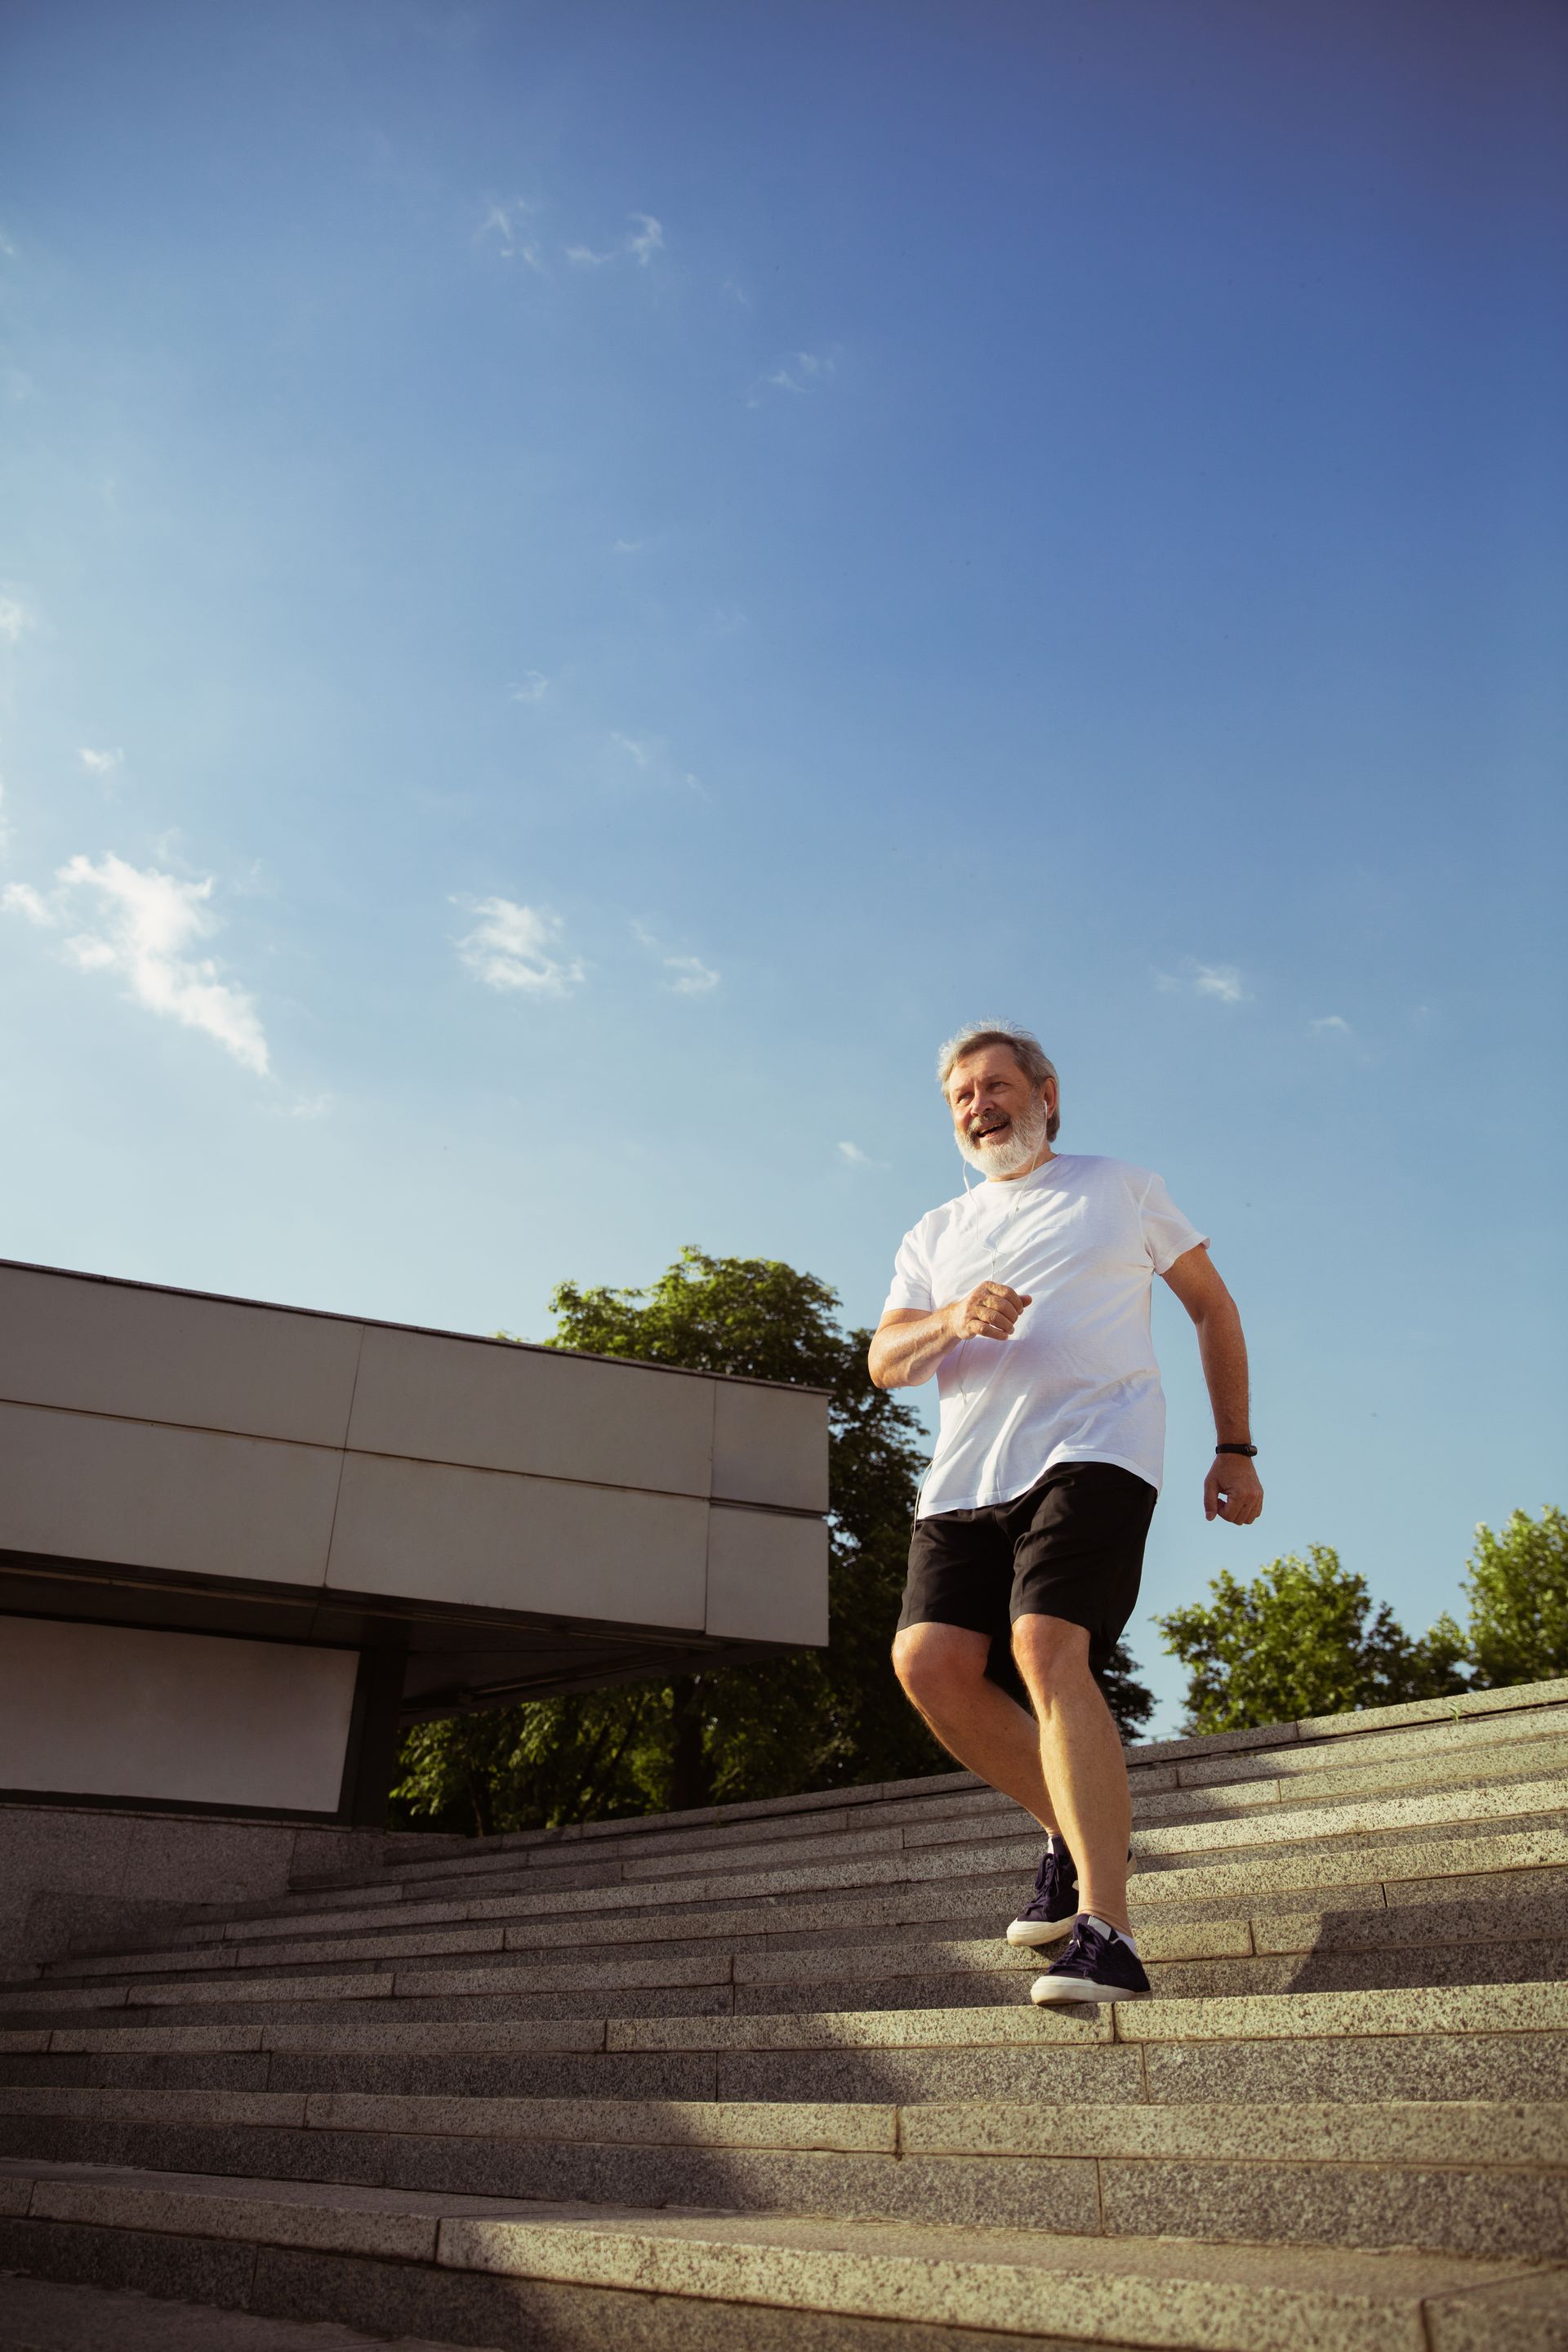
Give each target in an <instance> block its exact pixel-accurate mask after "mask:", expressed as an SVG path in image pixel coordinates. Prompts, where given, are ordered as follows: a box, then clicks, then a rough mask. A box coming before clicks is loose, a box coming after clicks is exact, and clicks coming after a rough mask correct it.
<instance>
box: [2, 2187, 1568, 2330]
mask: <svg viewBox="0 0 1568 2352" xmlns="http://www.w3.org/2000/svg"><path fill="white" fill-rule="evenodd" d="M0 2178H3V2179H4V2189H3V2191H0V2208H3V2209H4V2210H5V2212H6V2215H7V2218H6V2219H5V2220H4V2221H0V2260H5V2261H8V2262H11V2263H16V2264H18V2265H22V2264H25V2266H26V2268H27V2269H29V2270H31V2271H34V2272H40V2273H44V2274H45V2275H49V2274H55V2275H58V2274H59V2273H60V2271H61V2269H62V2267H64V2268H65V2269H66V2270H67V2273H68V2274H77V2273H79V2270H80V2268H81V2267H82V2266H83V2264H84V2263H87V2262H89V2261H90V2262H92V2263H94V2264H95V2265H96V2275H97V2276H98V2278H99V2279H100V2280H104V2279H106V2278H107V2277H110V2276H111V2275H112V2274H113V2273H114V2271H115V2268H116V2265H117V2264H118V2265H119V2266H120V2268H121V2275H122V2276H123V2275H124V2274H125V2273H132V2272H134V2273H137V2276H136V2277H135V2278H134V2279H133V2280H132V2283H140V2282H141V2281H142V2280H143V2279H145V2278H146V2277H147V2275H148V2273H149V2270H150V2269H151V2268H152V2267H153V2258H154V2257H153V2250H151V2249H150V2248H149V2245H148V2241H156V2242H157V2247H156V2256H157V2257H161V2260H162V2264H163V2274H164V2277H165V2279H167V2280H173V2279H174V2278H176V2277H183V2278H184V2279H187V2280H188V2279H192V2278H195V2277H197V2276H202V2277H203V2278H204V2284H205V2299H207V2300H210V2301H213V2302H219V2303H221V2302H225V2301H226V2302H230V2303H242V2304H243V2305H245V2306H246V2307H247V2308H249V2309H251V2310H270V2311H274V2312H277V2313H279V2315H282V2316H290V2317H292V2316H296V2315H298V2310H297V2305H298V2304H299V2302H300V2298H301V2297H302V2296H305V2295H308V2296H309V2297H310V2310H311V2311H312V2313H313V2314H314V2315H317V2316H320V2317H323V2318H330V2319H332V2320H338V2321H342V2322H346V2323H348V2324H353V2320H354V2319H355V2317H356V2316H358V2315H362V2314H363V2310H364V2308H365V2306H366V2300H367V2298H371V2297H374V2307H375V2308H376V2310H377V2312H378V2314H379V2316H380V2323H381V2325H382V2326H386V2325H387V2324H388V2323H389V2322H390V2323H391V2324H392V2325H395V2326H402V2327H403V2328H404V2329H405V2331H406V2332H411V2331H412V2330H413V2329H415V2328H416V2327H417V2328H422V2327H423V2325H424V2319H425V2316H426V2314H427V2313H428V2312H429V2311H430V2310H431V2308H432V2307H433V2305H435V2306H436V2307H440V2308H442V2309H444V2310H445V2311H447V2313H449V2314H450V2313H454V2312H460V2313H462V2315H463V2316H464V2318H465V2320H467V2321H468V2326H467V2327H466V2328H465V2333H467V2334H468V2336H469V2340H470V2341H474V2342H484V2341H489V2342H491V2343H495V2344H503V2345H521V2344H522V2343H525V2342H532V2343H534V2344H538V2343H541V2342H548V2343H550V2344H551V2345H552V2347H577V2346H582V2347H584V2352H586V2347H587V2346H588V2345H589V2343H590V2342H593V2343H596V2344H599V2345H609V2346H614V2345H617V2344H626V2345H630V2344H632V2343H634V2342H635V2343H637V2344H639V2345H642V2346H646V2347H653V2348H654V2352H663V2347H671V2352H673V2347H676V2346H678V2345H679V2346H681V2347H685V2352H691V2348H692V2347H706V2346H708V2345H710V2344H711V2345H713V2346H717V2345H719V2344H720V2343H727V2344H730V2345H732V2346H737V2345H738V2346H742V2347H762V2346H770V2347H771V2346H773V2345H774V2344H779V2343H782V2341H783V2338H782V2337H781V2336H779V2334H778V2332H777V2329H776V2328H773V2329H769V2328H768V2326H767V2325H766V2318H765V2315H768V2314H770V2313H771V2314H774V2315H787V2318H788V2320H789V2323H790V2326H791V2328H792V2330H793V2331H794V2335H795V2341H796V2342H799V2341H800V2340H801V2336H800V2330H801V2327H802V2323H803V2317H804V2316H805V2315H811V2318H810V2321H809V2322H808V2323H807V2324H808V2326H809V2328H810V2335H809V2340H810V2341H812V2342H813V2344H814V2345H816V2344H821V2343H823V2342H826V2343H827V2344H829V2345H833V2344H834V2343H835V2341H836V2339H835V2338H834V2336H831V2335H828V2336H826V2337H825V2336H824V2335H823V2333H822V2330H821V2328H820V2327H819V2326H817V2325H816V2321H817V2319H819V2318H820V2319H821V2320H824V2321H839V2320H859V2321H881V2322H884V2323H891V2324H892V2325H893V2326H895V2327H896V2328H897V2329H898V2330H899V2331H900V2337H899V2340H900V2342H902V2343H903V2344H905V2345H914V2344H916V2343H918V2341H919V2339H918V2338H917V2337H915V2336H912V2335H911V2334H910V2331H911V2330H914V2329H919V2330H921V2331H922V2332H923V2333H924V2335H925V2337H926V2341H927V2343H928V2344H930V2345H931V2346H932V2347H934V2346H935V2345H936V2344H938V2343H942V2342H944V2341H950V2342H951V2343H952V2345H953V2347H954V2352H958V2347H969V2352H978V2347H979V2346H982V2345H983V2344H984V2336H983V2335H982V2334H980V2333H979V2331H988V2332H989V2333H990V2334H991V2335H992V2336H994V2337H996V2338H997V2339H998V2340H999V2341H1005V2340H1008V2339H1011V2340H1012V2341H1013V2342H1015V2343H1016V2342H1017V2341H1018V2340H1020V2339H1022V2340H1024V2341H1025V2342H1027V2341H1028V2340H1030V2339H1031V2338H1033V2340H1035V2341H1036V2342H1038V2343H1042V2344H1044V2343H1047V2342H1057V2343H1060V2342H1061V2341H1063V2340H1071V2341H1073V2342H1078V2343H1087V2344H1098V2345H1100V2346H1105V2347H1112V2346H1114V2347H1125V2346H1128V2345H1133V2344H1136V2345H1142V2346H1147V2347H1182V2348H1183V2352H1300V2347H1302V2346H1304V2345H1310V2346H1311V2347H1313V2352H1481V2347H1486V2346H1489V2345H1490V2346H1492V2347H1496V2346H1498V2345H1500V2344H1501V2343H1504V2342H1506V2343H1507V2345H1508V2346H1509V2347H1510V2352H1547V2347H1553V2352H1556V2347H1561V2345H1562V2342H1563V2315H1564V2308H1565V2306H1564V2299H1563V2298H1564V2287H1565V2284H1568V2282H1565V2274H1564V2273H1563V2269H1562V2268H1561V2267H1560V2266H1558V2265H1555V2264H1553V2263H1550V2262H1540V2261H1532V2260H1530V2259H1527V2258H1523V2257H1514V2258H1507V2257H1504V2258H1496V2257H1491V2258H1478V2257H1474V2256H1469V2257H1465V2256H1456V2255H1453V2254H1450V2253H1443V2252H1402V2253H1386V2252H1378V2253H1365V2252H1360V2251H1359V2250H1356V2249H1353V2248H1347V2247H1342V2246H1334V2247H1333V2248H1331V2249H1329V2248H1323V2247H1313V2246H1289V2247H1281V2246H1279V2245H1264V2244H1258V2243H1257V2242H1232V2243H1228V2244H1224V2245H1219V2244H1215V2243H1212V2242H1205V2241H1204V2240H1202V2239H1194V2238H1186V2237H1168V2236H1164V2235H1150V2234H1142V2235H1138V2234H1131V2233H1129V2234H1126V2235H1118V2236H1105V2235H1091V2234H1089V2233H1087V2232H1086V2233H1076V2232H1066V2231H1048V2230H1028V2229H997V2230H976V2229H964V2228H962V2227H954V2226H952V2224H939V2223H931V2222H898V2221H850V2220H833V2219H823V2218H816V2217H804V2216H796V2215H762V2214H752V2213H741V2212H735V2211H733V2210H706V2211H704V2210H690V2209H671V2208H668V2207H663V2208H659V2207H654V2208H646V2209H642V2210H638V2209H637V2208H623V2209H620V2210H606V2209H605V2208H602V2207H596V2206H594V2205H591V2204H587V2205H585V2204H583V2203H577V2202H572V2201H567V2200H551V2201H548V2202H546V2201H544V2200H537V2201H534V2200H508V2199H504V2198H500V2197H494V2198H488V2197H478V2198H475V2197H465V2196H461V2195H456V2194H452V2193H449V2192H442V2191H439V2190H431V2189H418V2190H412V2189H401V2190H400V2189H392V2188H380V2189H370V2188H353V2187H346V2186H342V2185H331V2186H328V2185H324V2184H318V2183H301V2182H297V2181H290V2180H279V2179H267V2178H265V2177H260V2176H258V2177H252V2178H248V2179H228V2180H225V2181H221V2182H215V2181H212V2180H208V2179H205V2178H203V2177H201V2176H198V2175H192V2174H181V2173H178V2172H169V2173H163V2174H158V2173H152V2172H145V2171H142V2172H138V2171H132V2170H122V2169H117V2168H113V2167H110V2166H99V2167H93V2166H87V2165H81V2166H63V2165H59V2166H37V2167H32V2168H29V2167H28V2166H27V2165H26V2164H25V2163H24V2164H9V2165H6V2166H5V2168H4V2173H3V2176H0ZM204 2256H205V2265H204V2263H203V2259H202V2258H203V2257H204ZM264 2256H265V2259H264ZM224 2257H227V2258H228V2262H227V2266H226V2267H225V2263H224ZM247 2258H248V2259H247ZM218 2280H221V2281H222V2282H223V2285H224V2287H225V2288H226V2292H222V2293H218V2294H214V2293H212V2291H211V2286H212V2283H214V2282H216V2281H218ZM478 2281H483V2282H485V2283H486V2284H487V2285H489V2286H491V2287H492V2289H493V2286H494V2283H496V2282H498V2281H499V2282H505V2283H506V2284H508V2286H509V2287H510V2289H511V2293H510V2295H509V2296H507V2297H506V2298H504V2299H501V2300H500V2301H498V2300H496V2299H495V2298H494V2295H493V2294H492V2297H491V2299H490V2300H489V2303H488V2304H479V2303H476V2302H475V2301H474V2300H473V2299H471V2298H465V2297H464V2296H463V2295H462V2294H459V2293H458V2292H457V2291H456V2290H457V2289H458V2284H459V2282H467V2283H474V2282H478ZM542 2288H547V2289H549V2290H552V2294H551V2295H550V2297H549V2298H548V2299H542V2297H541V2295H540V2293H539V2290H540V2289H542ZM168 2291H169V2289H168V2286H167V2285H165V2287H164V2292H165V2293H167V2292H168ZM584 2294H585V2295H586V2297H587V2298H588V2299H587V2300H586V2301H578V2302H576V2303H575V2304H574V2301H573V2300H572V2298H573V2296H574V2295H577V2296H582V2295H584ZM704 2305H707V2306H710V2317H711V2318H713V2319H714V2320H717V2319H718V2318H719V2317H721V2318H722V2321H723V2330H724V2332H723V2334H722V2335H720V2334H718V2333H717V2332H715V2330H714V2329H713V2328H712V2327H710V2328H709V2329H707V2330H706V2331H704V2330H703V2329H702V2325H701V2322H702V2312H701V2306H704ZM712 2307H716V2309H715V2308H712ZM481 2310H483V2311H484V2312H485V2313H486V2315H487V2320H488V2321H489V2323H491V2324H492V2325H493V2326H494V2328H495V2332H490V2333H487V2334H480V2333H479V2332H477V2331H476V2328H475V2326H474V2323H475V2322H476V2321H477V2319H478V2316H479V2312H480V2311H481ZM759 2313H760V2314H761V2315H763V2318H762V2319H761V2320H760V2321H759V2319H758V2316H757V2315H758V2314H759ZM496 2323H499V2325H495V2324H496ZM525 2329H526V2330H528V2331H530V2332H526V2333H525V2332H524V2331H525ZM848 2340H850V2339H847V2338H844V2337H842V2336H839V2337H838V2338H837V2342H838V2343H846V2342H847V2341H848ZM865 2340H866V2339H865V2338H864V2337H862V2341H863V2342H864V2341H865Z"/></svg>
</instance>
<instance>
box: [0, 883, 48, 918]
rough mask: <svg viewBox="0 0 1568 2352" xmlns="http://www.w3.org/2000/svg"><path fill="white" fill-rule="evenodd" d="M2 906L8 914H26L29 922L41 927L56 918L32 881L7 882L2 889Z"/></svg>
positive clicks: (0, 900)
mask: <svg viewBox="0 0 1568 2352" xmlns="http://www.w3.org/2000/svg"><path fill="white" fill-rule="evenodd" d="M0 907H3V908H5V912H6V913H7V914H8V915H26V919H27V920H28V922H30V923H37V924H38V925H39V926H40V927H42V926H45V925H47V924H50V923H52V922H53V921H54V919H55V918H54V916H53V915H52V914H51V913H50V911H49V908H47V905H46V904H45V902H44V900H43V899H42V898H39V896H38V894H37V891H36V890H35V889H34V887H33V886H32V884H31V883H30V882H7V884H6V885H5V889H4V890H0Z"/></svg>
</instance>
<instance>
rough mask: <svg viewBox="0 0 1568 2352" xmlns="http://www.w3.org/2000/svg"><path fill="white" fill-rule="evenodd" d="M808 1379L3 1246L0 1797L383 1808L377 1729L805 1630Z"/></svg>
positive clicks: (353, 1818)
mask: <svg viewBox="0 0 1568 2352" xmlns="http://www.w3.org/2000/svg"><path fill="white" fill-rule="evenodd" d="M826 1507H827V1408H826V1396H825V1395H824V1394H823V1393H822V1392H821V1391H815V1390H804V1389H793V1388H783V1387H777V1386H773V1385H771V1384H769V1383H768V1382H765V1381H750V1380H731V1379H721V1378H713V1377H710V1376H707V1375H703V1374H698V1373H691V1372H685V1371H679V1370H668V1369H664V1368H661V1367H653V1366H649V1365H645V1364H635V1363H627V1362H624V1361H620V1360H613V1359H605V1358H597V1357H588V1356H581V1355H569V1354H565V1353H559V1352H557V1351H555V1350H553V1349H547V1348H538V1347H527V1346H518V1345H515V1344H513V1343H512V1342H510V1341H507V1340H496V1339H474V1338H468V1337H459V1336H457V1335H454V1334H451V1333H448V1332H440V1331H427V1330H419V1329H414V1328H408V1327H406V1326H403V1325H397V1324H389V1323H376V1322H369V1321H366V1320H364V1319H363V1318H354V1317H350V1316H339V1315H326V1314H316V1313H311V1312H308V1311H305V1310H302V1309H300V1308H295V1307H274V1306H265V1305H259V1304H257V1303H255V1302H252V1301H247V1300H242V1299H235V1298H222V1297H210V1296H207V1295H205V1294H203V1293H199V1292H193V1291H181V1290H169V1289H163V1288H160V1287H158V1286H154V1285H151V1284H147V1283H136V1282H121V1281H111V1280H106V1279H104V1278H102V1277H100V1276H92V1275H83V1274H73V1273H62V1272H58V1271H57V1270H54V1269H52V1268H48V1267H43V1266H31V1265H18V1264H16V1263H14V1262H12V1261H8V1260H7V1261H0V1801H4V1800H5V1799H7V1798H9V1799H13V1800H15V1799H21V1800H22V1801H24V1802H25V1803H26V1804H27V1805H29V1806H34V1807H36V1806H38V1805H47V1804H48V1803H50V1802H54V1803H56V1804H58V1805H61V1806H66V1807H68V1808H69V1809H70V1810H72V1811H76V1812H78V1813H79V1812H80V1811H82V1810H83V1809H84V1808H85V1809H87V1810H92V1809H101V1808H105V1807H110V1808H120V1809H122V1810H124V1809H129V1810H133V1811H137V1812H138V1813H140V1814H142V1815H149V1814H155V1813H159V1812H165V1813H188V1814H203V1815H208V1816H210V1815H215V1814H216V1815H226V1816H228V1817H230V1818H231V1819H240V1820H243V1819H246V1818H247V1817H248V1818H250V1819H252V1820H257V1821H268V1822H290V1821H291V1822H298V1823H310V1824H316V1825H320V1826H322V1827H327V1826H337V1827H339V1828H350V1827H353V1826H356V1825H357V1826H362V1827H372V1826H374V1825H375V1824H376V1823H379V1822H380V1821H381V1819H382V1817H383V1810H384V1795H385V1790H386V1785H387V1780H388V1777H389V1770H390V1766H391V1762H392V1758H393V1754H394V1750H395V1742H396V1739H397V1736H398V1732H399V1728H400V1727H402V1726H404V1725H405V1724H407V1723H409V1722H412V1721H415V1720H417V1719H419V1718H421V1717H431V1716H437V1715H442V1714H449V1713H452V1712H454V1711H456V1710H458V1709H459V1708H462V1707H466V1706H475V1705H483V1704H486V1703H489V1702H492V1701H499V1700H502V1699H516V1698H532V1697H542V1696H547V1695H549V1694H552V1693H554V1692H559V1691H568V1690H574V1689H580V1688H584V1687H587V1686H591V1685H601V1684H605V1683H612V1682H619V1681H630V1680H633V1679H636V1678H637V1677H640V1676H643V1675H649V1674H657V1673H679V1672H685V1671H689V1670H690V1669H692V1668H695V1667H698V1666H701V1665H712V1664H720V1663H726V1664H727V1663H731V1662H733V1661H736V1660H743V1659H750V1658H761V1657H766V1656H770V1655H773V1654H778V1653H779V1652H781V1651H787V1650H793V1649H798V1648H800V1647H801V1646H803V1645H814V1644H818V1645H819V1644H821V1643H825V1642H826V1637H827V1536H826V1525H825V1521H824V1514H825V1512H826Z"/></svg>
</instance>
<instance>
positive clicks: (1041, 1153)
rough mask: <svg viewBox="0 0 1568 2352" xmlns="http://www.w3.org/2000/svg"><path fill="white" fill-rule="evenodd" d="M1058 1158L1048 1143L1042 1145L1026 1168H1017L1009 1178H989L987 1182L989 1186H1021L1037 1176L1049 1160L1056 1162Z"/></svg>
mask: <svg viewBox="0 0 1568 2352" xmlns="http://www.w3.org/2000/svg"><path fill="white" fill-rule="evenodd" d="M1056 1156H1057V1155H1056V1153H1055V1152H1054V1151H1053V1150H1051V1147H1050V1145H1049V1144H1048V1143H1046V1144H1042V1145H1041V1147H1040V1149H1039V1150H1038V1151H1037V1152H1036V1154H1035V1156H1034V1158H1033V1159H1032V1160H1030V1162H1029V1164H1028V1166H1027V1167H1026V1168H1015V1169H1014V1170H1013V1171H1012V1173H1011V1174H1010V1175H1007V1176H987V1178H986V1179H985V1181H986V1182H987V1183H988V1184H1021V1183H1022V1182H1023V1181H1024V1179H1025V1177H1026V1176H1034V1175H1036V1174H1037V1173H1038V1171H1040V1170H1041V1169H1042V1168H1043V1167H1044V1166H1045V1164H1046V1162H1047V1160H1054V1159H1055V1158H1056Z"/></svg>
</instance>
